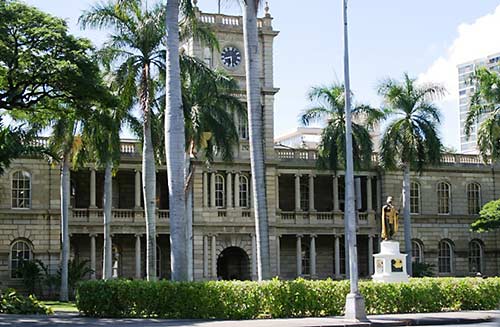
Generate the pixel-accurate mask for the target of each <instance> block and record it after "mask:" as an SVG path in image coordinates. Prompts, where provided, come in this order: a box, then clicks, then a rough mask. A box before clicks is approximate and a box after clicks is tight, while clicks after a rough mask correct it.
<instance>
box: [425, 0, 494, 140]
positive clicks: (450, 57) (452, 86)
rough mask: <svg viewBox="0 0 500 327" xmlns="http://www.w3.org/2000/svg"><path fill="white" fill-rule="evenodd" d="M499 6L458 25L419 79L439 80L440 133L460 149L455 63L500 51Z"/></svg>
mask: <svg viewBox="0 0 500 327" xmlns="http://www.w3.org/2000/svg"><path fill="white" fill-rule="evenodd" d="M498 31H500V6H498V7H497V8H496V9H495V11H494V12H493V13H491V14H488V15H485V16H482V17H480V18H478V19H476V21H474V22H473V23H470V24H461V25H460V26H458V36H457V37H456V38H455V40H453V42H452V45H451V46H450V47H449V48H448V50H447V53H446V54H445V55H444V56H441V57H440V58H438V59H437V60H435V61H434V62H433V63H432V65H431V66H430V67H429V68H428V69H427V71H426V72H424V73H422V74H420V76H419V81H423V82H425V81H427V82H431V81H432V82H435V83H442V84H443V85H444V86H445V87H446V89H447V91H448V94H447V95H446V97H445V98H444V99H442V100H441V101H439V102H438V105H439V106H440V108H441V109H442V111H443V118H444V119H443V125H442V127H441V133H442V136H443V141H444V143H445V144H446V145H449V146H453V147H455V148H457V149H460V131H459V122H460V120H459V112H458V70H457V65H459V64H462V63H464V62H467V61H471V60H474V59H478V58H481V57H486V56H488V55H491V54H494V53H497V52H500V34H499V33H498Z"/></svg>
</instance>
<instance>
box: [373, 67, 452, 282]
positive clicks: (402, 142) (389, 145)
mask: <svg viewBox="0 0 500 327" xmlns="http://www.w3.org/2000/svg"><path fill="white" fill-rule="evenodd" d="M444 92H445V90H444V88H443V87H442V86H441V85H438V84H422V85H418V84H417V83H416V82H415V79H412V78H410V77H409V76H408V74H404V76H403V80H402V81H397V80H393V79H388V80H386V81H383V82H381V83H380V85H379V87H378V93H379V95H381V96H382V97H383V100H384V105H385V111H386V115H387V118H388V119H390V121H389V123H388V125H387V127H386V129H385V131H384V135H383V137H382V143H381V148H380V160H381V163H382V165H383V166H384V167H386V168H387V169H394V168H396V167H397V166H399V167H400V168H401V169H402V170H403V217H404V239H405V252H406V254H407V258H406V260H407V261H406V265H407V272H408V274H409V275H410V276H411V275H412V266H411V216H410V168H411V167H415V168H416V169H417V170H418V171H420V170H421V169H422V167H423V166H424V164H430V165H433V164H436V165H437V164H439V163H440V159H441V153H442V148H443V145H442V143H441V139H440V137H439V134H438V130H437V129H438V125H439V123H440V121H441V120H440V112H439V109H438V108H437V107H436V106H435V105H434V104H433V103H432V100H434V99H436V98H438V97H440V96H442V95H443V94H444Z"/></svg>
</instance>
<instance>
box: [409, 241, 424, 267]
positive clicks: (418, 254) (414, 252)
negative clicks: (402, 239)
mask: <svg viewBox="0 0 500 327" xmlns="http://www.w3.org/2000/svg"><path fill="white" fill-rule="evenodd" d="M411 260H412V262H418V263H422V262H424V249H423V246H422V243H421V242H420V241H419V240H412V241H411Z"/></svg>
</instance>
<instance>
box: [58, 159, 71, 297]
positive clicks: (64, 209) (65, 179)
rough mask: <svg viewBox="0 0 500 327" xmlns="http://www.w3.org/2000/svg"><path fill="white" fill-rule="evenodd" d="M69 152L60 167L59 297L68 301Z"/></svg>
mask: <svg viewBox="0 0 500 327" xmlns="http://www.w3.org/2000/svg"><path fill="white" fill-rule="evenodd" d="M69 165H70V162H69V154H67V153H66V154H64V156H63V162H62V169H61V239H62V240H61V246H62V253H61V291H60V294H59V299H60V300H61V301H64V302H67V301H68V261H69V231H68V219H69V197H70V193H69V189H70V176H69V174H70V172H69Z"/></svg>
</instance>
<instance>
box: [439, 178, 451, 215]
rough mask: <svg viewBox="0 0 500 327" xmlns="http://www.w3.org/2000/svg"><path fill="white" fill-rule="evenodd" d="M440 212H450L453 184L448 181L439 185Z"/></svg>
mask: <svg viewBox="0 0 500 327" xmlns="http://www.w3.org/2000/svg"><path fill="white" fill-rule="evenodd" d="M437 197H438V213H439V214H449V213H450V206H451V203H450V202H451V201H450V199H451V186H450V184H448V183H446V182H440V183H439V184H438V185H437Z"/></svg>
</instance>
